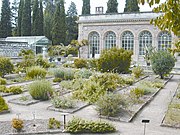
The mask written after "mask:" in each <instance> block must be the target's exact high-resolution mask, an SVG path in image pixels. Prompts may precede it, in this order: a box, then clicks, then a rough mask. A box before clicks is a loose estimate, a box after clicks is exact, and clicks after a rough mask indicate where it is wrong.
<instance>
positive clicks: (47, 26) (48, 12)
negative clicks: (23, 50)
mask: <svg viewBox="0 0 180 135" xmlns="http://www.w3.org/2000/svg"><path fill="white" fill-rule="evenodd" d="M54 10H55V7H54V5H53V2H52V1H49V0H48V1H47V2H46V8H45V10H44V35H45V36H46V37H47V38H48V39H49V40H52V34H51V31H52V22H53V21H52V20H53V14H54Z"/></svg>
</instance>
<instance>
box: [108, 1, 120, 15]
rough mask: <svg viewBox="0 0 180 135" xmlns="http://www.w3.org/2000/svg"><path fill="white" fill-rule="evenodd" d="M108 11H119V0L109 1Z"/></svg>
mask: <svg viewBox="0 0 180 135" xmlns="http://www.w3.org/2000/svg"><path fill="white" fill-rule="evenodd" d="M106 13H118V2H117V0H109V1H108V2H107V11H106Z"/></svg>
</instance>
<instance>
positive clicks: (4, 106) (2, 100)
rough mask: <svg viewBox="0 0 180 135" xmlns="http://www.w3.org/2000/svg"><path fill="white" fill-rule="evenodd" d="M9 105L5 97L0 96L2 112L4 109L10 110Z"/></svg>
mask: <svg viewBox="0 0 180 135" xmlns="http://www.w3.org/2000/svg"><path fill="white" fill-rule="evenodd" d="M8 109H9V107H8V105H7V103H6V102H5V100H4V98H3V97H1V96H0V112H2V111H4V110H8Z"/></svg>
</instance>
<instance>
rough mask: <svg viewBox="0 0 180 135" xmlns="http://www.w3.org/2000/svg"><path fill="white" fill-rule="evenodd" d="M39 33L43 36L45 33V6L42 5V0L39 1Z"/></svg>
mask: <svg viewBox="0 0 180 135" xmlns="http://www.w3.org/2000/svg"><path fill="white" fill-rule="evenodd" d="M38 26H39V29H38V35H39V36H42V35H44V29H43V28H44V16H43V6H42V0H40V3H39V21H38Z"/></svg>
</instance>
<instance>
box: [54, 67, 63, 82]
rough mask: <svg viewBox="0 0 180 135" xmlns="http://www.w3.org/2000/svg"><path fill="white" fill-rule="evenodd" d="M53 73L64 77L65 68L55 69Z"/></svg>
mask: <svg viewBox="0 0 180 135" xmlns="http://www.w3.org/2000/svg"><path fill="white" fill-rule="evenodd" d="M53 73H54V77H55V78H61V79H64V68H60V69H55V70H54V71H53Z"/></svg>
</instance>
